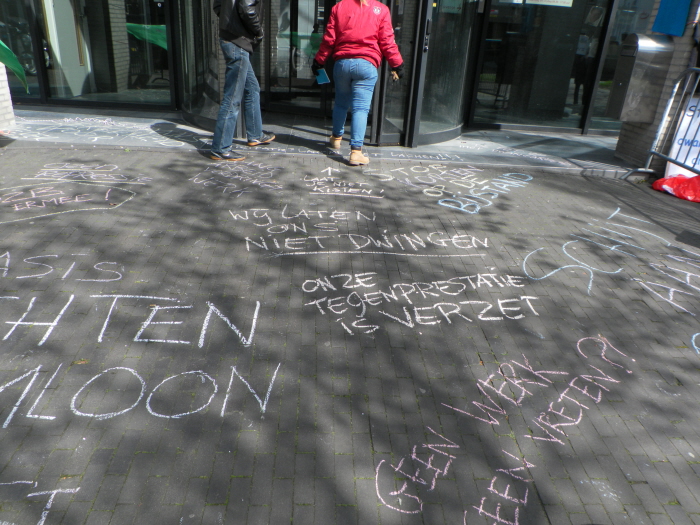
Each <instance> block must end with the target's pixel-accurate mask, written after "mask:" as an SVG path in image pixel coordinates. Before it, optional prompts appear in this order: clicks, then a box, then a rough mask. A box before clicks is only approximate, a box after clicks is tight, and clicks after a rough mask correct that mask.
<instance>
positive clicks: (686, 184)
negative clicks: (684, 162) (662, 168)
mask: <svg viewBox="0 0 700 525" xmlns="http://www.w3.org/2000/svg"><path fill="white" fill-rule="evenodd" d="M651 187H652V188H654V189H655V190H657V191H665V192H668V193H670V194H671V195H675V196H676V197H678V198H679V199H685V200H687V201H692V202H700V177H684V176H683V175H679V176H677V177H668V178H664V179H659V180H657V181H655V182H654V183H653V184H652V185H651Z"/></svg>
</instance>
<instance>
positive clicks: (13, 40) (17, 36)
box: [0, 0, 49, 98]
mask: <svg viewBox="0 0 700 525" xmlns="http://www.w3.org/2000/svg"><path fill="white" fill-rule="evenodd" d="M0 40H1V41H2V42H3V43H4V44H5V45H6V46H7V47H9V48H10V50H12V52H13V53H14V54H15V55H16V56H17V59H18V60H19V62H20V64H21V65H22V68H23V69H24V76H25V78H26V79H27V84H28V86H29V93H27V91H26V90H25V89H24V86H23V85H22V83H21V82H20V80H19V79H18V78H17V77H16V76H15V74H14V73H12V71H10V70H9V69H7V79H8V81H9V83H10V93H12V96H13V97H24V98H26V97H34V98H38V97H39V79H38V72H39V71H38V68H37V64H36V61H35V60H34V57H35V56H36V54H35V52H34V48H33V43H32V37H31V33H30V28H29V19H28V16H27V13H26V11H25V7H24V0H0ZM46 58H47V62H48V61H49V57H48V56H47V57H46ZM0 67H2V66H1V65H0Z"/></svg>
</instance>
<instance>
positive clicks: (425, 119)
mask: <svg viewBox="0 0 700 525" xmlns="http://www.w3.org/2000/svg"><path fill="white" fill-rule="evenodd" d="M477 5H478V4H477V2H474V1H470V0H434V1H433V8H432V11H433V12H432V21H431V23H430V28H429V32H430V34H429V35H428V36H429V46H428V57H427V67H426V72H425V91H424V93H425V94H424V96H423V107H422V111H421V119H420V133H421V134H434V133H441V132H445V131H448V130H453V129H455V128H458V127H461V126H462V123H463V121H464V119H463V115H464V96H463V93H464V86H465V84H466V81H465V79H466V73H467V63H468V57H469V56H470V55H471V53H470V49H469V44H470V42H471V37H472V28H473V25H474V19H475V16H476V8H477Z"/></svg>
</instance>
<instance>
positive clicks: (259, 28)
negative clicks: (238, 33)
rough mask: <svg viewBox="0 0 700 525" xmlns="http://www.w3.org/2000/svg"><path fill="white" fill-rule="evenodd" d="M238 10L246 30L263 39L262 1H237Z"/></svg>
mask: <svg viewBox="0 0 700 525" xmlns="http://www.w3.org/2000/svg"><path fill="white" fill-rule="evenodd" d="M236 9H237V10H238V14H239V15H240V17H241V22H243V25H244V26H245V28H246V29H247V30H248V31H250V32H251V34H253V35H255V36H256V37H262V36H263V34H264V31H263V20H262V19H263V5H262V1H261V0H236Z"/></svg>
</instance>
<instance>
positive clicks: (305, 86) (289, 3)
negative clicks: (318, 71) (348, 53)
mask: <svg viewBox="0 0 700 525" xmlns="http://www.w3.org/2000/svg"><path fill="white" fill-rule="evenodd" d="M324 3H325V2H324V0H275V1H273V2H271V4H272V6H271V17H272V19H271V20H272V24H271V25H272V35H271V36H272V38H271V44H272V53H271V55H270V86H269V95H270V98H271V100H273V101H279V100H284V101H287V102H288V103H291V104H293V105H294V106H301V107H310V108H318V107H320V101H319V96H320V90H321V87H320V86H319V85H318V84H317V83H316V81H315V79H314V77H313V75H312V73H311V63H312V62H313V59H314V56H315V55H316V52H317V51H318V48H319V46H320V45H321V39H322V38H323V32H324V31H325V25H324V13H325V5H324ZM329 66H330V64H327V65H326V70H327V71H328V73H329V74H330V73H331V71H330V67H329Z"/></svg>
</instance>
